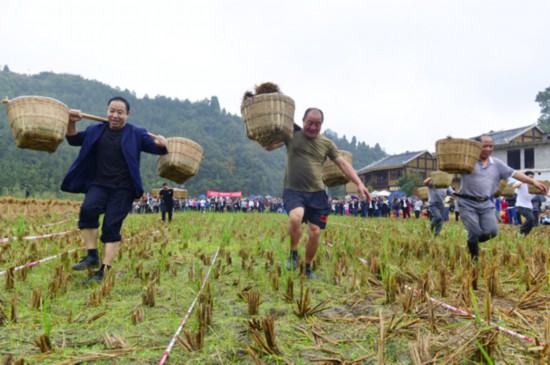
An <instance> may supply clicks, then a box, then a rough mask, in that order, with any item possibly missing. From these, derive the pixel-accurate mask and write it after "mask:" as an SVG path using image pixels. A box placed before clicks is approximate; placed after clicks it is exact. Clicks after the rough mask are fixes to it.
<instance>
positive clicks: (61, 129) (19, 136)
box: [3, 96, 69, 153]
mask: <svg viewBox="0 0 550 365" xmlns="http://www.w3.org/2000/svg"><path fill="white" fill-rule="evenodd" d="M3 102H4V103H5V104H7V108H6V114H7V116H8V121H9V122H10V128H11V131H12V132H13V137H14V138H15V144H16V145H17V147H19V148H28V149H31V150H37V151H47V152H50V153H51V152H55V150H56V149H57V146H59V144H60V143H61V142H63V140H64V139H65V133H66V132H67V126H68V123H69V108H68V107H67V106H66V105H65V104H63V103H62V102H60V101H57V100H55V99H52V98H46V97H42V96H20V97H18V98H15V99H12V100H10V101H8V100H4V101H3Z"/></svg>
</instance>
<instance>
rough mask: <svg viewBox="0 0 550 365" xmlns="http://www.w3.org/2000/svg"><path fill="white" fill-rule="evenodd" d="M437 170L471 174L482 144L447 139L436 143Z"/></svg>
mask: <svg viewBox="0 0 550 365" xmlns="http://www.w3.org/2000/svg"><path fill="white" fill-rule="evenodd" d="M435 151H436V158H437V168H438V169H439V170H441V171H445V172H448V173H452V174H457V173H468V174H469V173H471V172H472V171H474V167H475V164H476V163H477V161H478V159H479V153H480V152H481V143H479V142H477V141H472V140H470V139H461V138H451V137H447V138H444V139H440V140H438V141H437V142H436V143H435Z"/></svg>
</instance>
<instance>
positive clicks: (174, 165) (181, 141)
mask: <svg viewBox="0 0 550 365" xmlns="http://www.w3.org/2000/svg"><path fill="white" fill-rule="evenodd" d="M166 142H167V149H168V153H167V154H166V155H163V156H159V158H158V160H157V172H158V175H159V176H160V177H163V178H165V179H168V180H171V181H174V182H176V183H178V184H183V183H184V182H185V181H187V180H188V179H189V178H191V177H193V176H195V175H196V174H197V172H198V171H199V165H200V163H201V161H202V156H203V155H202V147H201V146H200V145H199V144H198V143H196V142H193V141H192V140H190V139H187V138H182V137H171V138H167V139H166Z"/></svg>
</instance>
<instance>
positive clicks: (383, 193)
mask: <svg viewBox="0 0 550 365" xmlns="http://www.w3.org/2000/svg"><path fill="white" fill-rule="evenodd" d="M390 194H391V193H390V192H389V191H387V190H380V191H378V190H374V191H373V192H372V193H370V196H372V197H373V198H378V197H381V196H386V197H388V196H390Z"/></svg>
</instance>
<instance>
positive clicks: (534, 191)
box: [527, 180, 550, 194]
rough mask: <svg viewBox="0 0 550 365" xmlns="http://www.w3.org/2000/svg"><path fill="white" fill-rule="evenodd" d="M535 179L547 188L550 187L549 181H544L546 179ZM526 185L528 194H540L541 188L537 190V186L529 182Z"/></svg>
mask: <svg viewBox="0 0 550 365" xmlns="http://www.w3.org/2000/svg"><path fill="white" fill-rule="evenodd" d="M537 181H538V182H540V183H543V184H544V185H546V187H547V188H550V181H546V180H537ZM527 187H528V189H529V194H542V191H541V190H539V189H538V188H536V187H534V186H533V185H531V184H529V185H527Z"/></svg>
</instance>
